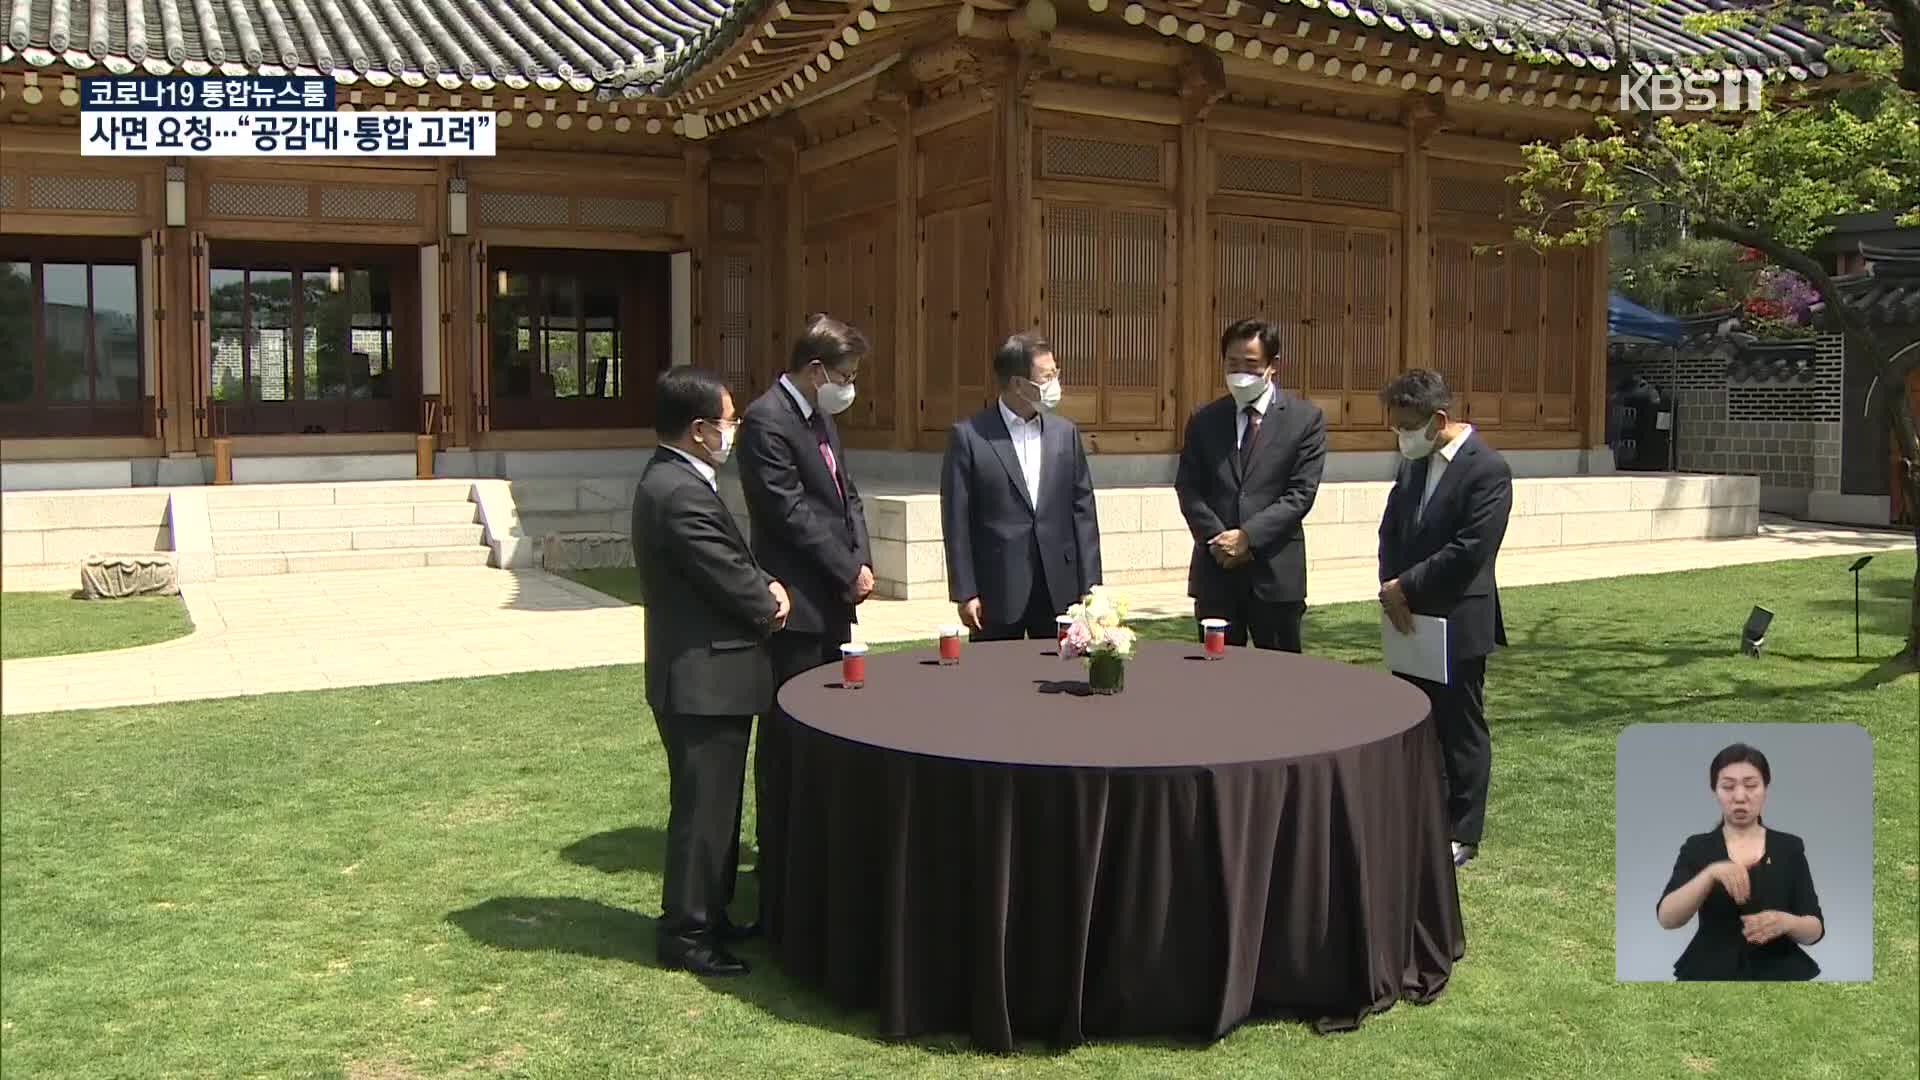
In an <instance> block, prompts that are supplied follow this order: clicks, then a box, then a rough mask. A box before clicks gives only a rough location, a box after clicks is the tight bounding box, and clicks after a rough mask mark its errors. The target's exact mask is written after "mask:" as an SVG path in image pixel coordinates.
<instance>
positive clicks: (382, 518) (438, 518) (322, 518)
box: [207, 502, 478, 535]
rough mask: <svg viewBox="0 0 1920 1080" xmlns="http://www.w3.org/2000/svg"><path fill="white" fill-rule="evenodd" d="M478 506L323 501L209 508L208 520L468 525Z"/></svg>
mask: <svg viewBox="0 0 1920 1080" xmlns="http://www.w3.org/2000/svg"><path fill="white" fill-rule="evenodd" d="M477 512H478V507H476V506H474V505H473V504H472V503H470V502H427V503H414V504H407V503H390V504H380V503H369V504H337V503H336V504H322V505H301V506H262V507H248V508H244V509H234V510H222V509H214V508H211V507H210V508H209V509H208V510H207V524H208V525H209V526H210V527H211V528H212V529H213V532H214V534H215V535H219V534H220V533H224V532H242V531H254V530H260V529H345V528H355V527H361V526H370V525H465V524H470V523H472V522H473V521H474V520H475V515H476V513H477Z"/></svg>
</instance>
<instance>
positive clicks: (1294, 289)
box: [1264, 221, 1313, 394]
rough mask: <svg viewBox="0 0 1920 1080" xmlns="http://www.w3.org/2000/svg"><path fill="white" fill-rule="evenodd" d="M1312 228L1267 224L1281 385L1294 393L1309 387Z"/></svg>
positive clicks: (1269, 307)
mask: <svg viewBox="0 0 1920 1080" xmlns="http://www.w3.org/2000/svg"><path fill="white" fill-rule="evenodd" d="M1310 228H1311V227H1310V226H1307V225H1303V224H1301V223H1299V222H1294V221H1270V222H1268V223H1267V225H1266V241H1267V274H1266V285H1267V293H1266V300H1265V304H1264V308H1265V316H1266V318H1267V320H1268V321H1270V322H1272V323H1273V324H1274V325H1276V326H1277V327H1279V329H1280V357H1279V362H1278V364H1276V365H1275V366H1276V367H1277V368H1278V369H1279V374H1280V385H1281V386H1283V387H1285V388H1286V389H1287V390H1289V391H1291V392H1293V393H1295V394H1303V393H1305V392H1306V389H1307V368H1308V366H1309V350H1310V349H1311V348H1312V326H1311V324H1310V322H1309V321H1308V320H1310V319H1311V318H1312V312H1313V308H1312V284H1311V282H1312V280H1313V275H1312V274H1311V273H1309V272H1308V269H1307V265H1308V260H1309V259H1310V258H1311V252H1310V251H1309V249H1308V233H1309V229H1310Z"/></svg>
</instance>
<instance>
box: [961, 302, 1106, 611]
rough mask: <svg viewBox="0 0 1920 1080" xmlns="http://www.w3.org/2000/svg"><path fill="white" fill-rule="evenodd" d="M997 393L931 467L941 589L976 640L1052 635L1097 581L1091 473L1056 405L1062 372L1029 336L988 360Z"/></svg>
mask: <svg viewBox="0 0 1920 1080" xmlns="http://www.w3.org/2000/svg"><path fill="white" fill-rule="evenodd" d="M993 372H994V376H995V378H996V380H997V381H998V383H999V386H1000V396H999V398H998V399H997V400H995V401H994V403H993V404H991V405H988V406H987V407H986V408H984V409H982V410H980V411H979V412H977V413H975V414H974V415H972V416H970V417H968V418H967V419H965V420H962V421H960V422H959V423H957V424H955V425H953V431H952V433H951V434H950V435H949V436H948V438H947V453H946V459H945V460H944V461H943V462H942V463H941V467H940V525H941V532H942V536H943V538H944V540H945V544H946V549H947V582H948V594H949V596H950V598H951V599H952V600H953V602H954V604H956V605H957V606H958V608H959V614H960V622H961V623H962V624H963V625H964V626H966V627H967V629H968V630H970V631H972V635H971V636H972V639H973V640H974V641H1007V640H1018V639H1020V638H1022V637H1028V638H1047V639H1051V638H1052V637H1053V636H1054V618H1055V616H1057V615H1059V614H1060V613H1061V612H1063V611H1065V610H1067V608H1069V607H1071V606H1072V605H1074V604H1076V603H1078V602H1079V601H1080V598H1081V597H1083V596H1085V595H1087V593H1088V591H1089V590H1090V589H1091V587H1092V586H1094V585H1098V584H1099V583H1100V524H1099V522H1098V521H1097V520H1096V519H1095V515H1094V498H1093V475H1092V473H1091V472H1090V471H1089V470H1088V468H1087V452H1086V448H1085V447H1084V446H1082V445H1081V442H1080V431H1079V429H1078V428H1076V427H1074V425H1073V421H1071V420H1069V419H1067V418H1066V417H1064V416H1061V415H1059V414H1057V413H1055V412H1054V409H1055V408H1057V407H1058V406H1059V404H1060V365H1059V363H1058V362H1057V361H1056V360H1055V359H1054V356H1053V346H1051V345H1048V344H1047V342H1046V339H1045V338H1042V337H1041V336H1040V335H1038V334H1015V335H1013V336H1012V337H1010V338H1008V339H1007V340H1006V343H1005V344H1003V345H1001V346H1000V349H999V351H997V352H995V353H994V354H993Z"/></svg>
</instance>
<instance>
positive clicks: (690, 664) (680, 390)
mask: <svg viewBox="0 0 1920 1080" xmlns="http://www.w3.org/2000/svg"><path fill="white" fill-rule="evenodd" d="M654 400H655V411H654V416H655V420H654V431H655V432H656V433H657V434H658V436H659V448H658V449H656V450H655V451H654V454H653V459H652V460H651V461H649V462H648V463H647V467H646V470H645V472H643V473H642V474H641V476H640V486H639V488H638V490H636V491H635V492H634V498H633V553H634V565H635V566H636V567H637V568H638V569H639V572H640V585H641V590H642V592H641V595H642V596H644V597H645V599H646V644H645V649H646V666H647V675H646V678H647V705H648V707H649V708H651V709H652V710H653V722H654V724H655V726H656V727H658V728H659V731H660V743H661V745H662V746H664V747H665V748H666V752H667V776H668V785H669V790H670V791H671V795H670V797H669V801H670V803H671V809H670V810H669V812H668V816H667V858H666V872H665V875H664V878H665V880H664V882H663V884H662V887H661V903H660V906H661V909H662V910H661V916H660V921H659V922H658V923H657V924H656V930H655V948H656V949H657V951H658V955H659V959H660V963H661V964H662V965H663V966H666V967H675V968H685V969H687V970H689V971H692V972H694V973H695V974H699V975H739V974H744V973H745V972H746V970H747V965H746V964H745V963H744V962H742V961H741V960H740V959H739V958H737V957H735V956H734V955H733V954H732V953H730V952H728V951H727V945H729V944H731V943H734V942H737V941H739V940H741V939H743V938H745V937H746V936H748V935H749V934H751V933H752V931H753V928H752V926H751V925H746V926H741V925H736V924H734V923H732V922H730V921H729V920H728V918H727V904H728V902H729V901H731V900H732V899H733V886H734V875H735V872H736V870H737V868H738V866H739V863H740V803H741V788H742V786H743V781H744V779H745V774H746V767H747V741H748V735H749V733H750V731H751V727H752V724H753V717H754V715H755V714H756V713H762V714H763V713H765V712H766V709H767V706H768V704H769V703H770V702H771V701H772V699H773V664H772V661H771V659H770V658H769V656H768V653H767V638H768V636H769V635H770V634H772V633H773V632H774V631H776V630H778V629H780V627H781V626H782V625H783V624H784V623H785V621H786V618H787V612H788V599H787V593H786V590H785V589H784V588H783V587H782V586H781V584H780V583H779V582H778V581H775V580H774V579H773V578H772V577H770V576H769V575H768V574H767V572H766V571H764V570H762V569H761V568H760V566H759V564H757V563H756V562H754V558H753V553H752V551H751V550H749V549H748V547H747V540H746V537H744V536H742V535H740V528H739V526H738V525H736V524H735V523H734V520H733V515H732V514H731V513H729V512H728V511H727V508H726V505H725V504H724V503H723V502H721V500H720V494H719V487H718V485H717V481H716V479H715V472H716V470H717V469H718V468H719V467H720V466H721V465H723V464H725V463H726V460H727V456H728V454H729V453H730V452H731V451H732V449H733V432H734V426H735V423H736V421H735V418H734V412H733V395H731V394H729V393H728V392H727V388H726V384H724V383H722V382H721V381H720V379H719V378H718V377H716V376H715V375H713V374H711V373H710V372H706V371H702V370H700V369H698V368H689V367H680V368H673V369H671V370H668V371H665V372H662V373H661V375H660V381H659V388H658V391H657V393H656V396H655V399H654Z"/></svg>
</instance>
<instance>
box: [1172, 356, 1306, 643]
mask: <svg viewBox="0 0 1920 1080" xmlns="http://www.w3.org/2000/svg"><path fill="white" fill-rule="evenodd" d="M1240 412H1241V408H1240V406H1239V405H1238V404H1236V403H1235V401H1234V399H1233V397H1232V395H1228V396H1226V397H1222V398H1219V399H1217V400H1215V401H1213V402H1212V403H1210V404H1207V405H1205V406H1202V407H1201V409H1200V411H1199V412H1196V413H1194V414H1193V419H1191V420H1189V421H1187V435H1186V441H1185V445H1183V446H1182V447H1181V448H1180V467H1179V471H1178V472H1177V473H1176V475H1175V477H1174V482H1173V486H1174V491H1175V492H1176V493H1177V494H1178V495H1179V498H1180V513H1181V514H1182V515H1184V516H1185V517H1186V519H1187V528H1189V529H1190V530H1192V532H1193V565H1192V568H1191V569H1190V570H1189V571H1188V572H1187V594H1188V595H1189V596H1192V597H1193V598H1194V599H1196V600H1199V601H1201V602H1202V603H1203V604H1215V605H1218V604H1224V603H1230V602H1232V601H1234V600H1236V599H1238V598H1239V597H1240V596H1242V595H1246V594H1248V593H1251V594H1252V596H1253V597H1254V599H1256V600H1261V601H1264V602H1267V603H1298V602H1301V601H1304V600H1306V598H1307V540H1306V534H1305V533H1304V532H1303V531H1302V529H1301V523H1302V522H1303V521H1305V520H1306V516H1307V511H1309V510H1311V509H1313V500H1314V497H1315V496H1316V495H1317V494H1318V493H1319V491H1320V475H1321V472H1322V471H1323V470H1324V468H1325V466H1326V460H1327V420H1326V417H1325V416H1324V415H1323V414H1322V413H1321V412H1320V407H1319V406H1317V405H1315V404H1314V403H1313V402H1311V401H1304V400H1302V399H1300V398H1295V397H1289V396H1288V395H1287V392H1286V391H1285V390H1282V389H1280V388H1279V387H1278V386H1275V387H1274V388H1273V400H1272V401H1271V402H1269V403H1268V405H1267V412H1266V415H1265V417H1264V418H1263V419H1262V421H1261V424H1260V434H1259V437H1258V438H1257V439H1256V440H1255V441H1254V444H1253V459H1252V461H1251V462H1250V463H1249V465H1248V467H1247V469H1246V470H1245V474H1244V475H1243V474H1242V471H1241V468H1240V448H1239V445H1238V443H1239V424H1238V421H1239V417H1240ZM1228 529H1241V530H1244V531H1245V532H1246V534H1247V541H1248V543H1249V544H1250V545H1251V547H1252V551H1253V561H1252V562H1250V563H1248V564H1246V565H1244V566H1240V567H1236V568H1235V569H1233V570H1223V569H1221V567H1220V564H1219V563H1217V562H1214V561H1213V553H1212V552H1211V551H1209V550H1207V541H1209V540H1211V539H1213V538H1214V537H1215V536H1218V535H1219V534H1220V533H1222V532H1224V531H1226V530H1228Z"/></svg>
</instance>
